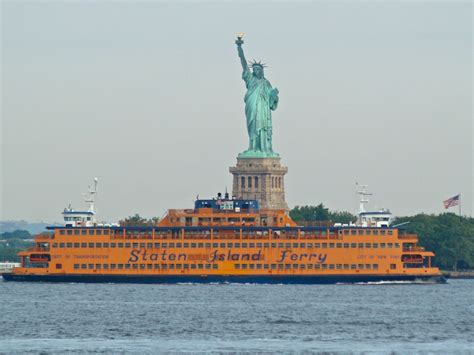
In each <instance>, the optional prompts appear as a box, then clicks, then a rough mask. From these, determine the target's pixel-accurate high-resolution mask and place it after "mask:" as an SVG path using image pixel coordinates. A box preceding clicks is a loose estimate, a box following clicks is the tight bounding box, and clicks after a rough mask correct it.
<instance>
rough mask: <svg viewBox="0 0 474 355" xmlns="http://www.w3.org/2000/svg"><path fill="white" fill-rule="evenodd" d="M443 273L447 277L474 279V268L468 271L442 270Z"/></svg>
mask: <svg viewBox="0 0 474 355" xmlns="http://www.w3.org/2000/svg"><path fill="white" fill-rule="evenodd" d="M441 273H442V274H443V276H444V277H446V278H447V279H474V270H468V271H448V270H441Z"/></svg>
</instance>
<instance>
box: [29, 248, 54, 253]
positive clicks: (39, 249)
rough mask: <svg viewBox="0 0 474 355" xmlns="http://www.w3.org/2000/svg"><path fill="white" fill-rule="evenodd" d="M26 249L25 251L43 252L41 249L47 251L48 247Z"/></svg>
mask: <svg viewBox="0 0 474 355" xmlns="http://www.w3.org/2000/svg"><path fill="white" fill-rule="evenodd" d="M26 250H27V251H36V252H43V251H49V247H29V248H28V249H26Z"/></svg>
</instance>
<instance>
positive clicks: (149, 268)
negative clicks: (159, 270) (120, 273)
mask: <svg viewBox="0 0 474 355" xmlns="http://www.w3.org/2000/svg"><path fill="white" fill-rule="evenodd" d="M119 266H120V264H119ZM146 268H147V269H148V270H151V269H152V268H153V264H147V265H146ZM119 269H120V267H119Z"/></svg>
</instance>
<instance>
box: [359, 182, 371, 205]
mask: <svg viewBox="0 0 474 355" xmlns="http://www.w3.org/2000/svg"><path fill="white" fill-rule="evenodd" d="M356 186H358V187H360V190H359V191H357V194H358V195H359V196H360V199H359V213H362V212H365V208H364V205H365V204H367V203H369V199H368V198H367V196H371V195H372V194H371V193H369V192H366V191H365V189H366V188H367V187H369V185H361V184H359V183H358V182H356Z"/></svg>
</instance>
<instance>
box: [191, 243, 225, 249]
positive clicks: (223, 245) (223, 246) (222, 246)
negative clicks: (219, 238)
mask: <svg viewBox="0 0 474 355" xmlns="http://www.w3.org/2000/svg"><path fill="white" fill-rule="evenodd" d="M191 245H192V244H191ZM221 248H225V243H221Z"/></svg>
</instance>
